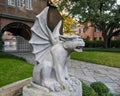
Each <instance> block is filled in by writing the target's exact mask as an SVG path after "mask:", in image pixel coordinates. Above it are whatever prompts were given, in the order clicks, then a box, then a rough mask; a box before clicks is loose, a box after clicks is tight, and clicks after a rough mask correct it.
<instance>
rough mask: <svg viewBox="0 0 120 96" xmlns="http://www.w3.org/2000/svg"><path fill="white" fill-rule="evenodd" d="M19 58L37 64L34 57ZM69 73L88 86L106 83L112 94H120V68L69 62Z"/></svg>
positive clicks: (27, 55) (21, 55) (27, 54)
mask: <svg viewBox="0 0 120 96" xmlns="http://www.w3.org/2000/svg"><path fill="white" fill-rule="evenodd" d="M16 55H17V56H20V57H23V58H25V59H26V60H27V61H28V62H30V63H35V61H34V55H32V54H30V53H19V54H16ZM67 63H69V64H68V71H69V73H70V74H71V75H73V76H75V77H77V78H79V79H80V80H81V81H84V82H86V83H88V84H90V83H91V82H96V81H101V82H103V83H105V84H106V85H107V86H108V87H109V88H110V90H111V92H112V93H115V94H120V68H113V67H107V66H102V65H97V64H92V63H88V62H82V61H76V60H68V62H67Z"/></svg>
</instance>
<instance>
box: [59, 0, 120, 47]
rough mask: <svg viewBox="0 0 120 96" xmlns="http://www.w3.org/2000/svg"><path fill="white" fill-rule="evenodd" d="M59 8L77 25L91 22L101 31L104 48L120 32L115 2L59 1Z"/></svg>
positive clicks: (100, 0)
mask: <svg viewBox="0 0 120 96" xmlns="http://www.w3.org/2000/svg"><path fill="white" fill-rule="evenodd" d="M66 1H67V2H66ZM59 8H60V10H66V11H67V12H69V15H71V16H73V17H74V18H76V20H78V21H79V23H85V22H88V21H91V22H92V23H93V24H94V25H95V27H96V28H98V29H99V30H100V31H102V35H103V38H104V44H105V47H106V48H108V47H110V40H111V37H112V36H113V35H115V34H117V33H119V32H120V5H118V4H117V3H116V0H61V3H60V4H59ZM117 29H119V30H117Z"/></svg>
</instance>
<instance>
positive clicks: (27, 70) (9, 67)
mask: <svg viewBox="0 0 120 96" xmlns="http://www.w3.org/2000/svg"><path fill="white" fill-rule="evenodd" d="M71 58H72V59H75V60H81V61H87V62H93V63H96V64H102V65H107V66H114V67H119V68H120V52H117V51H111V52H109V51H107V52H105V51H96V50H95V51H88V50H87V51H83V52H82V53H77V52H74V53H72V54H71ZM32 70H33V65H31V64H29V63H27V62H26V61H25V60H24V59H22V58H19V57H16V56H13V55H11V54H7V53H4V52H0V87H2V86H4V85H7V84H10V83H12V82H16V81H18V80H22V79H25V78H28V77H31V76H32Z"/></svg>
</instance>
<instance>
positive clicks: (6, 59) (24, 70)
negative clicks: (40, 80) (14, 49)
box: [0, 52, 33, 87]
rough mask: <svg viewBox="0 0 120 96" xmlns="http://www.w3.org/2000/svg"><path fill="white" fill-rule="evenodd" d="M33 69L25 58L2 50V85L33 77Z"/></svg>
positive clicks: (0, 85) (0, 55)
mask: <svg viewBox="0 0 120 96" xmlns="http://www.w3.org/2000/svg"><path fill="white" fill-rule="evenodd" d="M32 70H33V65H31V64H29V63H27V62H26V61H25V60H24V59H22V58H19V57H16V56H14V55H10V54H7V53H4V52H0V87H2V86H5V85H7V84H10V83H13V82H16V81H19V80H22V79H25V78H28V77H31V76H32Z"/></svg>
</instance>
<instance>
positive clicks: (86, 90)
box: [82, 83, 98, 96]
mask: <svg viewBox="0 0 120 96" xmlns="http://www.w3.org/2000/svg"><path fill="white" fill-rule="evenodd" d="M82 89H83V93H82V96H98V95H97V93H96V92H95V91H94V90H93V89H92V88H91V87H89V86H88V85H87V84H85V83H82Z"/></svg>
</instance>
